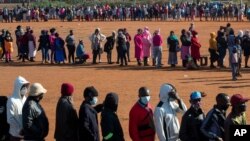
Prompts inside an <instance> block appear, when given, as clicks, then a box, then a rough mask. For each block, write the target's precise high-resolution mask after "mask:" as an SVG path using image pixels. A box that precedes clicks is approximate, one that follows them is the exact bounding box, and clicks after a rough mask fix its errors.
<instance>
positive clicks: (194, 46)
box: [191, 31, 201, 67]
mask: <svg viewBox="0 0 250 141" xmlns="http://www.w3.org/2000/svg"><path fill="white" fill-rule="evenodd" d="M192 35H193V36H192V38H191V56H192V58H193V60H194V63H195V65H196V66H197V67H198V64H197V61H198V60H200V58H201V55H200V48H201V44H200V42H199V40H198V33H197V32H196V31H192Z"/></svg>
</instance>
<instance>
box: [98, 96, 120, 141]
mask: <svg viewBox="0 0 250 141" xmlns="http://www.w3.org/2000/svg"><path fill="white" fill-rule="evenodd" d="M117 108H118V95H117V94H116V93H108V94H107V95H106V97H105V100H104V109H103V111H102V114H101V128H102V136H103V141H105V140H107V141H125V139H124V134H123V130H122V126H121V123H120V121H119V118H118V116H117V114H116V112H117Z"/></svg>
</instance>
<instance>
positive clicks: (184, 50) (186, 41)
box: [180, 29, 191, 67]
mask: <svg viewBox="0 0 250 141" xmlns="http://www.w3.org/2000/svg"><path fill="white" fill-rule="evenodd" d="M188 33H189V34H190V32H189V31H186V30H185V29H182V31H181V37H180V40H181V43H182V46H181V59H182V66H183V67H186V66H187V63H188V57H189V56H190V46H191V37H190V36H189V35H188Z"/></svg>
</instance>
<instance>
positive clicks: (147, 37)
mask: <svg viewBox="0 0 250 141" xmlns="http://www.w3.org/2000/svg"><path fill="white" fill-rule="evenodd" d="M142 43H143V46H142V48H143V64H144V66H149V64H148V58H149V57H150V54H151V52H150V51H151V45H152V36H151V33H150V32H149V29H148V27H145V28H144V31H143V33H142Z"/></svg>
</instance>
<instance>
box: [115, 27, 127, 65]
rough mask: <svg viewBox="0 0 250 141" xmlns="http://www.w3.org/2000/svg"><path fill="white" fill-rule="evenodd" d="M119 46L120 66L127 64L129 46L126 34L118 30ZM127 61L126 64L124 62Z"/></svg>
mask: <svg viewBox="0 0 250 141" xmlns="http://www.w3.org/2000/svg"><path fill="white" fill-rule="evenodd" d="M117 48H118V54H119V55H118V56H119V57H120V60H121V64H120V66H123V65H125V66H127V65H128V63H127V58H126V52H127V46H126V36H125V35H124V34H123V32H122V31H119V32H118V36H117ZM124 63H125V64H124Z"/></svg>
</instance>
